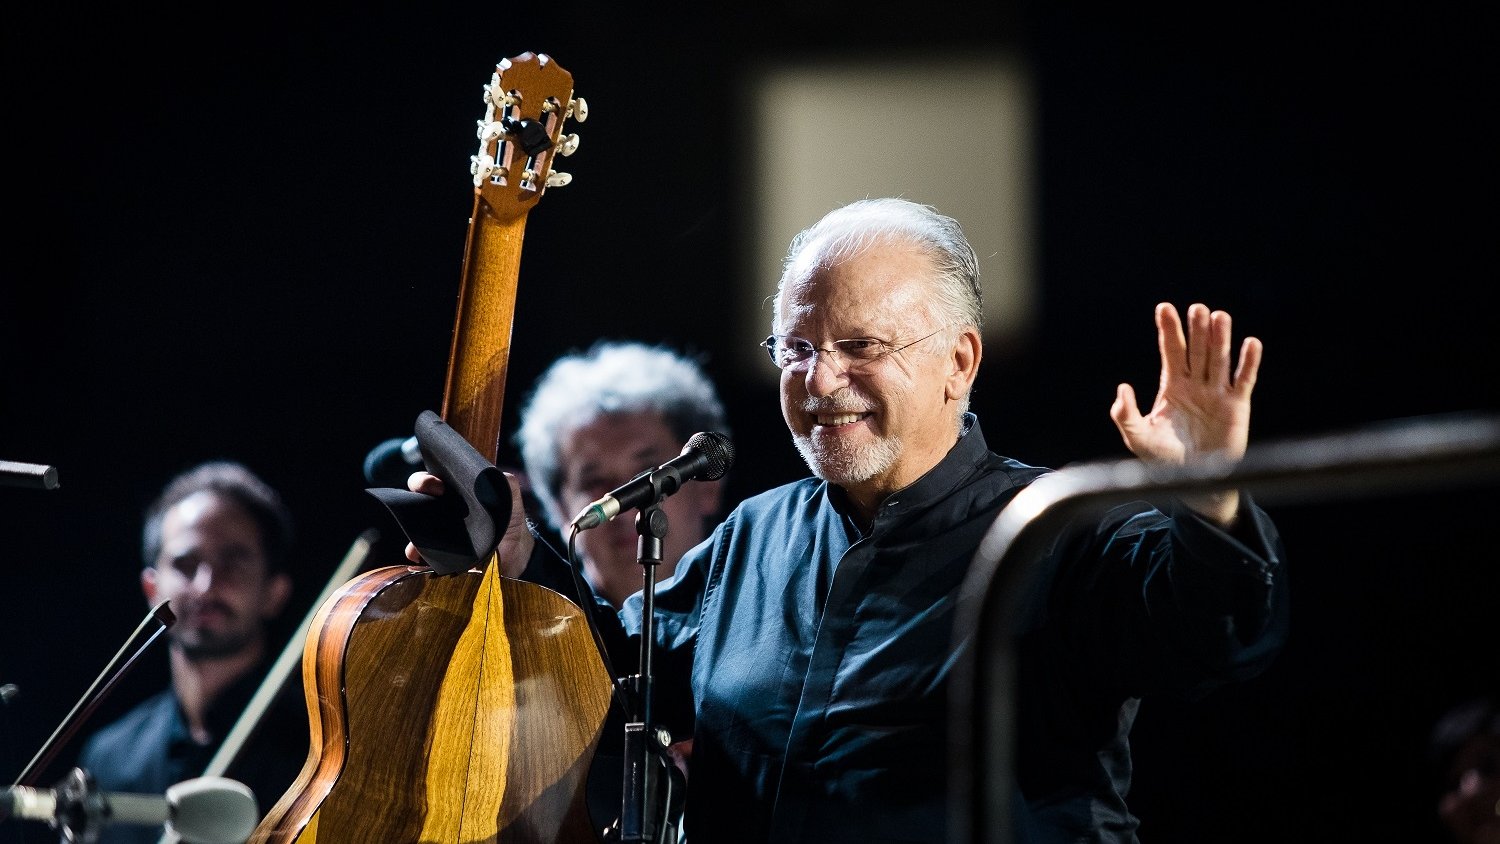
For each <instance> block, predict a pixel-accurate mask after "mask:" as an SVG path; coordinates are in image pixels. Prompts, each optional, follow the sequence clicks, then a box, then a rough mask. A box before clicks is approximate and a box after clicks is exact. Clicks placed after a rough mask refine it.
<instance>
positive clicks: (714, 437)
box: [682, 431, 734, 481]
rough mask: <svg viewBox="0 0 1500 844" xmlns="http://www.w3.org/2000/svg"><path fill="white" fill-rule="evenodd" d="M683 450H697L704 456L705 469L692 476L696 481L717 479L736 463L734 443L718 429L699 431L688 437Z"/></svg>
mask: <svg viewBox="0 0 1500 844" xmlns="http://www.w3.org/2000/svg"><path fill="white" fill-rule="evenodd" d="M682 450H683V452H684V453H686V452H688V451H697V452H699V453H700V454H702V455H703V457H704V461H705V462H704V466H703V469H702V470H700V471H699V472H698V474H696V475H693V477H692V480H695V481H717V480H718V479H719V478H722V477H724V473H725V472H728V471H729V467H730V466H732V465H734V443H732V442H730V441H729V438H728V437H726V436H724V435H723V434H721V433H719V432H717V431H699V432H698V433H696V434H694V435H692V436H691V437H689V438H688V441H687V445H685V446H683V447H682Z"/></svg>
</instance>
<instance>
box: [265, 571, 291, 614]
mask: <svg viewBox="0 0 1500 844" xmlns="http://www.w3.org/2000/svg"><path fill="white" fill-rule="evenodd" d="M291 597H292V578H291V576H290V575H288V574H287V573H286V572H284V571H279V572H276V573H275V574H273V575H271V577H270V578H269V579H267V580H266V588H265V600H264V601H262V602H261V605H260V617H261V618H264V619H267V620H270V619H273V618H275V617H277V616H279V615H281V611H282V609H283V608H285V607H286V602H287V599H289V598H291Z"/></svg>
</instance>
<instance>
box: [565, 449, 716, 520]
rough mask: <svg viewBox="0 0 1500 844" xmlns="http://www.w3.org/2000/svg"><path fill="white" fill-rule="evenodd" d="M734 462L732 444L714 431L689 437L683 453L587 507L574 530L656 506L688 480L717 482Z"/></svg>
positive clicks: (580, 515) (636, 477)
mask: <svg viewBox="0 0 1500 844" xmlns="http://www.w3.org/2000/svg"><path fill="white" fill-rule="evenodd" d="M733 463H734V443H732V442H730V441H729V438H728V437H726V436H724V435H723V434H720V433H718V432H715V431H700V432H698V433H696V434H694V435H692V436H691V437H689V438H688V441H687V445H684V446H683V447H682V453H681V454H679V455H678V456H676V457H674V458H672V459H671V460H668V461H667V462H665V463H663V464H661V465H660V466H658V467H656V468H655V469H651V470H648V471H645V472H642V473H641V474H639V475H637V476H635V477H634V478H632V479H631V480H629V481H626V482H625V483H623V484H621V485H620V486H619V487H616V488H615V489H614V490H613V491H612V492H610V493H609V494H608V495H605V496H603V497H602V498H599V499H597V500H595V501H594V502H593V503H591V504H589V505H588V506H587V507H585V508H583V510H582V511H581V512H580V513H579V514H578V515H577V516H575V517H574V518H573V524H572V528H573V530H588V529H589V528H595V527H598V526H599V525H602V524H604V523H605V522H607V521H609V520H610V519H613V518H614V517H615V516H618V515H619V514H620V513H621V512H622V511H624V510H631V509H634V508H637V507H644V506H647V505H650V504H655V503H656V502H658V501H660V500H661V499H663V498H665V497H667V496H669V495H671V494H672V493H674V492H676V491H677V490H678V489H679V488H680V487H681V486H682V485H683V483H685V482H687V481H716V480H718V479H719V478H722V477H724V473H725V472H727V471H729V467H730V465H732V464H733Z"/></svg>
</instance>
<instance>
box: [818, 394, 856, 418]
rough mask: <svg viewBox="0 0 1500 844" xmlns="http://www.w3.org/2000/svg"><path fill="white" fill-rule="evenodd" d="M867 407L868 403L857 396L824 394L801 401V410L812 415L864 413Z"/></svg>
mask: <svg viewBox="0 0 1500 844" xmlns="http://www.w3.org/2000/svg"><path fill="white" fill-rule="evenodd" d="M868 409H869V406H868V403H867V402H864V401H861V400H860V399H859V397H858V396H837V395H835V396H824V397H822V398H811V397H809V398H807V399H804V400H803V402H802V412H803V413H810V414H813V415H818V414H831V413H864V412H865V411H866V410H868Z"/></svg>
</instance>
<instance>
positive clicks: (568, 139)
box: [469, 53, 588, 218]
mask: <svg viewBox="0 0 1500 844" xmlns="http://www.w3.org/2000/svg"><path fill="white" fill-rule="evenodd" d="M484 104H485V110H484V119H483V120H480V121H479V153H478V154H477V155H474V156H472V157H471V159H470V162H471V163H470V167H469V172H470V173H472V174H473V176H474V190H475V191H476V192H477V193H479V194H480V196H481V198H482V199H483V200H484V201H485V202H486V203H488V204H489V206H490V209H491V210H492V211H493V212H494V213H495V214H496V216H498V217H501V218H506V217H517V216H523V215H525V214H526V213H527V212H529V211H530V210H531V206H533V205H535V204H536V202H537V200H538V199H540V198H541V196H542V193H543V192H544V191H546V189H547V188H549V187H562V186H563V185H566V184H567V183H568V182H571V181H572V180H573V177H572V176H570V175H568V174H567V173H560V172H558V171H556V170H553V169H552V163H553V159H554V158H556V157H557V156H558V155H565V156H566V155H572V154H573V152H574V151H575V150H577V149H578V136H577V135H576V134H569V135H564V134H563V125H564V123H565V122H566V121H567V120H568V118H573V119H575V120H577V121H578V122H579V123H582V122H583V121H584V120H587V119H588V104H587V103H586V102H584V101H583V98H581V97H580V98H577V99H574V97H573V75H572V74H570V73H568V72H567V71H566V70H563V69H562V66H561V65H559V64H558V63H557V62H555V61H553V60H552V57H551V56H548V55H547V54H545V53H522V54H521V55H519V56H516V57H514V58H510V59H501V61H500V63H499V64H497V65H496V66H495V75H494V76H493V77H492V78H491V79H490V83H489V84H488V85H486V86H485V87H484Z"/></svg>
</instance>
